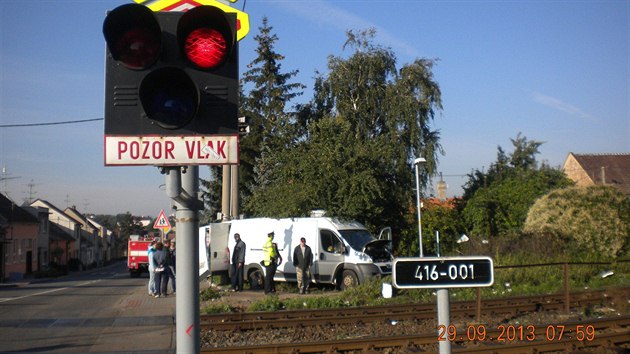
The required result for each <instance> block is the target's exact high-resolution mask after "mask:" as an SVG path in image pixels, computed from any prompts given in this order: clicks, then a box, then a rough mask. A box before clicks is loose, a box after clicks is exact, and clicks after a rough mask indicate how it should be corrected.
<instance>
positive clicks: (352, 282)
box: [339, 270, 359, 290]
mask: <svg viewBox="0 0 630 354" xmlns="http://www.w3.org/2000/svg"><path fill="white" fill-rule="evenodd" d="M357 285H359V278H358V277H357V275H356V273H354V272H353V271H351V270H344V271H343V273H342V274H341V284H339V289H341V290H346V289H350V288H352V287H355V286H357Z"/></svg>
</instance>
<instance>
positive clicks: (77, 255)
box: [31, 199, 87, 264]
mask: <svg viewBox="0 0 630 354" xmlns="http://www.w3.org/2000/svg"><path fill="white" fill-rule="evenodd" d="M31 206H32V207H42V208H47V209H48V211H49V215H48V220H49V221H50V222H51V223H53V224H55V225H56V226H57V227H59V228H60V229H61V230H62V231H63V232H64V233H67V234H69V235H71V237H72V242H70V244H69V245H68V246H69V248H68V249H67V255H68V257H69V258H68V261H70V260H71V259H76V260H77V261H78V262H80V263H81V264H87V263H84V262H85V261H87V259H86V254H87V245H86V243H87V241H86V240H85V237H83V238H82V237H81V224H80V223H79V222H78V221H77V220H75V219H74V218H72V217H71V216H70V215H68V214H66V213H64V212H63V211H62V210H61V209H59V208H57V207H56V206H54V205H53V204H51V203H49V202H48V201H45V200H42V199H37V200H35V201H34V202H32V203H31ZM82 250H83V251H82Z"/></svg>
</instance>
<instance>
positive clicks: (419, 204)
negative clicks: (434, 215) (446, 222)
mask: <svg viewBox="0 0 630 354" xmlns="http://www.w3.org/2000/svg"><path fill="white" fill-rule="evenodd" d="M423 162H427V160H425V159H424V157H418V158H417V159H415V160H414V161H413V164H414V166H415V168H416V203H417V205H418V245H419V246H420V257H424V255H423V254H422V215H421V214H420V206H421V203H420V177H419V174H418V165H419V164H420V163H423Z"/></svg>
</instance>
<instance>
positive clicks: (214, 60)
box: [184, 27, 228, 69]
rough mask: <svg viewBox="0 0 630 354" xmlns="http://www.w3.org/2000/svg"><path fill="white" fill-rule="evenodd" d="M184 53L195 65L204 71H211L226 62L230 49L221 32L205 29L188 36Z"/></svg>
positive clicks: (198, 29)
mask: <svg viewBox="0 0 630 354" xmlns="http://www.w3.org/2000/svg"><path fill="white" fill-rule="evenodd" d="M184 51H185V52H186V57H187V58H188V60H190V61H191V62H192V63H193V64H195V65H197V66H198V67H200V68H202V69H211V68H214V67H216V66H218V65H219V64H221V63H222V62H223V61H224V60H225V58H226V56H227V52H228V47H227V42H226V40H225V38H224V37H223V35H222V34H221V32H219V31H217V30H215V29H213V28H205V27H204V28H197V29H196V30H194V31H192V32H190V34H188V37H186V43H185V47H184Z"/></svg>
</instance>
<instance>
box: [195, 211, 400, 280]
mask: <svg viewBox="0 0 630 354" xmlns="http://www.w3.org/2000/svg"><path fill="white" fill-rule="evenodd" d="M226 225H229V226H228V227H227V231H226ZM202 229H204V230H207V231H204V232H207V233H208V234H209V235H210V239H211V241H210V246H209V247H210V251H209V255H210V258H211V259H210V264H211V268H212V273H213V274H216V273H217V272H220V271H227V268H225V267H223V268H220V262H224V261H219V260H218V258H220V257H221V256H222V255H224V253H221V251H222V250H220V249H219V250H217V249H216V248H214V247H213V246H214V245H220V246H218V247H222V246H223V245H224V244H225V242H224V241H223V240H225V239H226V237H227V240H228V244H229V247H230V248H232V247H233V246H234V234H235V233H238V234H240V235H241V240H243V242H245V245H246V253H245V277H246V280H248V281H249V283H250V286H251V287H252V288H260V287H262V285H263V280H264V274H265V267H263V266H262V265H261V264H260V262H261V261H262V260H263V258H264V256H263V250H262V246H263V244H264V243H265V242H266V240H267V234H268V233H270V232H272V231H273V232H274V234H275V237H274V242H275V243H277V244H278V250H279V251H280V255H281V257H282V260H283V262H282V264H281V265H280V266H279V267H278V269H277V271H276V275H275V278H274V279H275V280H276V281H297V280H296V279H297V277H296V271H295V267H294V266H293V250H294V249H295V247H296V246H298V245H299V244H300V238H302V237H304V238H305V239H306V244H307V245H309V246H310V247H311V250H312V251H313V266H312V268H311V273H312V277H311V278H312V281H313V282H315V283H326V284H335V285H337V287H338V288H340V289H345V288H349V287H352V286H355V285H357V284H362V283H364V282H365V281H367V280H368V279H370V278H373V277H378V276H384V275H390V274H391V273H392V258H393V257H392V254H391V237H385V239H378V240H377V239H376V238H374V236H372V235H371V234H370V233H369V231H368V230H367V229H366V228H365V226H363V225H362V224H360V223H358V222H356V221H341V220H339V219H335V218H328V217H315V218H287V219H272V218H255V219H244V220H232V221H228V222H224V223H218V224H210V225H207V226H203V227H202ZM387 229H389V228H387ZM387 229H384V230H387ZM219 230H221V231H219ZM200 232H201V230H200ZM216 237H219V238H221V239H222V240H221V241H218V240H215V238H216ZM381 237H383V236H382V233H381V236H380V237H379V238H381ZM215 258H216V259H217V260H216V261H215ZM223 259H224V258H223ZM215 264H216V267H215Z"/></svg>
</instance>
